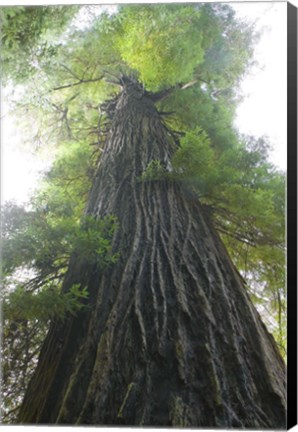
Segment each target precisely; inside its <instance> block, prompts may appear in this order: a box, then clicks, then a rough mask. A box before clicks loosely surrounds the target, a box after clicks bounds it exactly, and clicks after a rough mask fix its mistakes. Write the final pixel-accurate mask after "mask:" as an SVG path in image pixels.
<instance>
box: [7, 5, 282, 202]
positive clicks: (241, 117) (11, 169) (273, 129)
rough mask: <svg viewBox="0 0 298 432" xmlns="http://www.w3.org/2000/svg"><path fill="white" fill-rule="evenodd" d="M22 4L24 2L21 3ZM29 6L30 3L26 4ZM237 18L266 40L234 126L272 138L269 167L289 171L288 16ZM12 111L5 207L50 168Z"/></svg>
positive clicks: (243, 9)
mask: <svg viewBox="0 0 298 432" xmlns="http://www.w3.org/2000/svg"><path fill="white" fill-rule="evenodd" d="M18 4H20V2H18ZM27 4H28V3H27ZM233 7H234V8H235V10H236V13H237V15H238V16H239V17H241V18H243V19H247V20H249V21H253V22H254V23H255V26H256V29H257V30H262V31H263V34H262V36H261V39H260V41H259V43H258V45H257V46H256V48H255V60H256V61H257V65H256V66H254V67H253V69H252V70H251V71H250V73H249V74H247V76H246V78H245V79H244V80H243V82H242V85H241V92H242V94H243V95H244V100H243V102H242V103H241V104H240V105H239V108H238V110H237V117H236V120H235V126H236V127H237V128H238V129H239V131H240V132H242V133H245V134H250V135H254V136H256V137H259V136H264V135H266V136H268V138H269V140H270V142H271V144H272V147H273V151H272V153H271V156H270V157H271V161H272V162H273V163H274V164H275V165H276V166H277V167H279V168H280V169H283V170H285V169H286V142H287V136H286V122H287V111H286V95H287V87H286V83H287V77H286V73H287V72H286V35H287V30H286V29H287V28H286V10H287V4H286V3H285V2H245V3H243V2H235V3H233ZM7 110H8V106H7V105H6V104H5V103H2V109H1V115H2V122H1V145H2V161H1V162H2V166H1V168H2V169H1V173H2V179H1V180H2V182H1V185H2V193H1V198H2V202H5V201H8V200H15V201H16V202H17V203H19V204H21V203H23V202H25V201H27V200H28V198H29V196H30V194H31V193H32V192H33V191H34V189H35V188H36V186H37V184H38V182H39V179H40V175H41V172H42V171H43V170H44V169H45V168H47V167H49V161H48V160H40V158H39V157H38V156H37V155H35V154H34V153H33V152H31V153H29V152H28V151H27V152H24V150H21V146H20V144H21V141H22V137H21V136H20V135H19V134H18V128H17V124H16V119H15V118H13V117H10V116H9V115H7Z"/></svg>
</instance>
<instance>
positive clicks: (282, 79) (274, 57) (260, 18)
mask: <svg viewBox="0 0 298 432" xmlns="http://www.w3.org/2000/svg"><path fill="white" fill-rule="evenodd" d="M233 6H234V8H235V10H236V13H237V14H238V15H239V17H241V18H246V19H248V20H250V21H253V22H254V23H255V27H256V29H257V30H261V31H263V34H262V37H261V39H260V42H259V44H258V45H257V46H256V49H255V60H256V61H257V63H258V64H257V65H256V66H255V67H253V69H252V70H251V72H250V74H249V75H248V76H247V77H246V79H245V80H244V81H243V83H242V92H243V94H244V95H245V99H244V101H243V103H242V104H241V105H240V106H239V108H238V111H237V119H236V125H237V127H238V128H239V130H240V131H241V132H243V133H246V134H251V135H255V136H262V135H267V136H268V137H269V140H270V143H271V145H272V147H273V151H272V154H271V161H272V162H273V163H274V164H275V165H276V166H278V167H279V168H281V169H283V170H286V166H287V3H285V2H255V3H250V2H247V3H240V2H239V3H233Z"/></svg>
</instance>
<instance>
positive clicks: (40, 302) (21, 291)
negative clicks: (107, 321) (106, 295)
mask: <svg viewBox="0 0 298 432" xmlns="http://www.w3.org/2000/svg"><path fill="white" fill-rule="evenodd" d="M87 298H88V291H87V289H86V288H83V289H81V288H80V285H79V284H76V285H73V286H72V287H71V289H70V290H69V291H68V292H67V293H62V292H61V289H60V287H59V286H55V285H53V286H51V285H50V284H47V286H46V287H44V288H43V289H42V290H41V291H39V292H34V291H33V292H32V291H28V290H26V289H25V288H24V286H17V287H16V288H15V289H14V290H13V291H12V292H11V293H7V294H6V296H5V297H4V299H3V314H4V316H5V320H8V321H19V320H21V321H24V320H39V321H45V322H47V321H48V320H49V319H52V318H56V319H57V318H60V319H63V318H64V317H65V316H66V315H67V314H69V313H70V314H75V313H76V312H78V311H79V310H80V309H82V307H84V303H82V302H81V300H82V299H84V300H85V299H87Z"/></svg>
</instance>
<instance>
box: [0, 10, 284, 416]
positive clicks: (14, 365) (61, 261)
mask: <svg viewBox="0 0 298 432" xmlns="http://www.w3.org/2000/svg"><path fill="white" fill-rule="evenodd" d="M83 9H84V11H85V12H84V13H82V11H83ZM100 11H101V10H100V7H97V8H96V7H91V8H88V7H81V8H80V7H71V6H63V7H49V6H48V7H16V6H12V7H1V8H0V13H1V20H2V31H1V37H2V49H1V56H2V58H1V60H2V75H3V79H4V85H5V84H9V85H10V86H11V85H12V86H16V85H21V86H22V87H23V89H24V90H25V91H24V92H23V95H22V96H21V97H20V98H19V99H18V100H17V101H15V102H14V104H13V107H12V108H13V110H15V111H14V112H15V115H16V116H17V118H18V119H20V123H19V124H20V126H18V127H19V129H20V131H19V132H20V134H22V133H24V136H26V137H27V138H26V139H27V145H30V146H36V147H39V151H40V152H41V155H43V157H50V155H51V157H52V154H54V155H55V158H54V161H53V164H52V167H51V168H50V169H49V170H48V172H47V173H46V174H45V175H44V179H43V181H42V184H41V185H40V186H39V188H38V190H37V192H36V194H35V195H34V196H33V197H32V199H31V201H30V203H28V204H27V205H26V206H24V207H22V206H19V205H16V204H14V203H7V204H6V205H5V206H3V208H2V246H1V247H2V260H3V265H2V269H3V270H2V272H3V276H2V278H3V286H4V289H3V294H2V299H3V311H4V330H3V344H2V352H3V354H4V355H3V356H2V362H3V378H2V379H3V389H4V391H3V396H4V398H5V402H4V403H5V406H4V407H2V408H3V410H4V411H3V412H4V415H3V419H4V421H6V422H11V421H13V420H14V418H15V413H16V412H17V409H18V406H19V402H20V399H21V397H22V395H23V392H24V390H25V388H26V385H27V383H28V379H29V377H30V374H31V372H32V369H33V367H34V364H35V362H36V356H37V354H38V352H39V349H40V343H41V341H42V339H43V337H44V335H45V332H46V329H47V326H48V322H49V320H50V319H52V318H53V317H54V318H56V319H63V316H64V315H65V313H73V314H75V313H77V311H78V310H80V308H82V307H84V301H85V299H86V298H87V297H88V292H86V291H84V289H81V287H80V286H73V289H72V290H71V291H70V292H68V293H64V292H63V291H62V290H61V286H62V280H63V277H64V276H65V274H66V272H67V267H68V263H69V260H70V257H71V255H72V254H74V253H76V254H79V255H82V256H84V257H85V258H86V259H88V260H90V261H91V262H92V261H94V260H96V261H99V262H100V263H102V266H103V267H104V266H107V265H109V264H111V263H113V262H115V260H117V258H118V255H117V254H116V255H115V254H113V253H112V252H111V249H110V239H111V236H112V234H113V232H114V230H115V229H116V228H117V220H116V219H115V218H113V217H109V218H106V219H102V220H94V219H92V218H90V217H87V216H84V208H85V205H86V201H87V197H88V192H89V189H90V187H91V183H92V179H93V176H94V170H95V168H96V167H97V165H98V164H99V163H100V157H101V153H102V143H103V141H104V139H105V137H106V134H107V124H108V122H109V112H110V110H111V109H112V108H113V101H114V97H115V94H116V93H117V92H118V90H119V84H118V83H119V79H120V77H122V76H124V75H129V76H134V77H135V78H136V79H137V80H138V81H139V82H140V83H141V84H142V86H143V88H144V91H146V92H148V94H149V93H150V94H151V95H152V97H155V98H156V101H157V106H158V109H159V111H160V112H161V113H162V115H163V116H164V123H165V125H166V127H167V128H168V131H169V134H171V135H172V136H173V139H174V141H175V142H176V145H177V149H176V152H175V154H174V157H173V159H172V160H171V161H170V164H169V166H167V167H166V166H162V165H160V164H159V163H158V161H156V163H152V164H151V165H150V166H148V167H147V168H146V170H145V171H144V172H143V175H142V176H141V178H140V179H139V181H152V180H154V179H156V178H161V177H169V178H171V179H172V180H174V181H179V182H182V183H185V184H186V185H187V187H190V188H191V189H192V190H193V191H195V193H196V194H197V196H198V198H200V201H201V203H203V205H204V207H205V209H206V211H208V212H209V214H210V218H212V219H213V221H214V223H215V226H216V228H217V230H218V232H219V233H220V235H221V237H222V239H223V241H224V243H225V245H226V247H227V249H228V251H229V253H230V256H231V257H232V259H233V261H234V263H235V264H236V267H237V268H238V270H239V272H240V273H241V275H242V277H243V278H244V279H245V280H246V283H247V290H248V292H249V294H250V295H251V297H252V299H253V301H254V302H255V303H256V304H257V305H258V306H259V310H260V311H262V316H263V319H264V320H265V321H266V323H267V325H268V326H269V328H270V330H271V331H272V333H273V334H274V337H275V339H276V341H277V342H278V344H279V347H280V349H281V352H282V354H283V355H285V349H286V348H285V346H286V341H285V325H286V324H285V299H286V293H285V238H284V237H285V234H284V233H285V175H284V173H283V172H280V171H279V170H278V169H277V168H276V167H274V166H273V165H272V164H271V163H270V162H269V160H268V151H269V148H270V143H269V142H268V140H266V139H265V138H259V137H252V136H243V135H241V134H240V133H239V132H238V131H237V130H236V129H235V127H234V125H233V120H234V115H235V110H236V106H237V102H238V100H239V92H238V86H239V83H240V81H241V79H242V78H243V76H244V74H245V73H246V71H247V70H248V68H249V66H250V64H251V62H252V53H253V47H254V43H255V41H256V39H257V36H256V35H255V33H254V31H253V28H252V27H251V26H249V25H247V24H246V23H245V22H241V21H239V20H237V19H236V18H235V14H234V12H233V9H232V7H231V6H229V5H227V4H221V3H208V4H205V3H198V4H193V5H187V4H186V5H181V4H179V5H178V4H175V5H174V4H168V5H165V4H160V5H133V6H119V7H118V8H117V10H116V11H115V10H113V11H112V13H109V11H108V10H103V12H102V13H99V12H100ZM77 14H81V15H80V16H81V17H82V16H84V14H85V15H86V16H87V14H89V18H90V19H89V21H88V24H87V25H83V24H82V23H80V21H79V24H76V23H75V21H74V18H75V17H76V16H77ZM8 97H9V96H8ZM10 103H12V102H11V101H10ZM31 129H32V132H30V130H31ZM28 130H29V132H28ZM119 253H121V251H119ZM17 371H18V373H19V374H20V375H21V379H20V380H19V381H18V382H16V381H15V376H16V373H17Z"/></svg>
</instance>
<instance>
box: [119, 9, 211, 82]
mask: <svg viewBox="0 0 298 432" xmlns="http://www.w3.org/2000/svg"><path fill="white" fill-rule="evenodd" d="M119 21H120V31H119V35H116V41H115V43H116V46H117V48H118V50H119V52H120V55H121V57H122V59H123V60H124V61H125V62H126V63H127V64H128V65H129V66H130V67H131V68H132V69H135V70H137V71H138V72H139V74H140V78H141V80H142V81H143V82H144V83H145V85H146V87H147V88H148V89H150V90H154V89H156V88H158V87H160V86H161V85H162V86H170V85H174V84H176V83H177V82H184V81H187V80H189V79H191V77H192V74H193V71H194V68H195V67H196V66H197V65H198V64H199V63H201V62H202V61H203V56H204V50H203V46H202V45H203V39H204V33H203V32H202V30H201V20H200V11H199V10H198V9H196V8H194V7H192V6H183V5H179V6H177V5H176V6H173V5H146V6H140V7H134V6H131V7H125V8H123V9H122V11H121V12H120V14H119Z"/></svg>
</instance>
